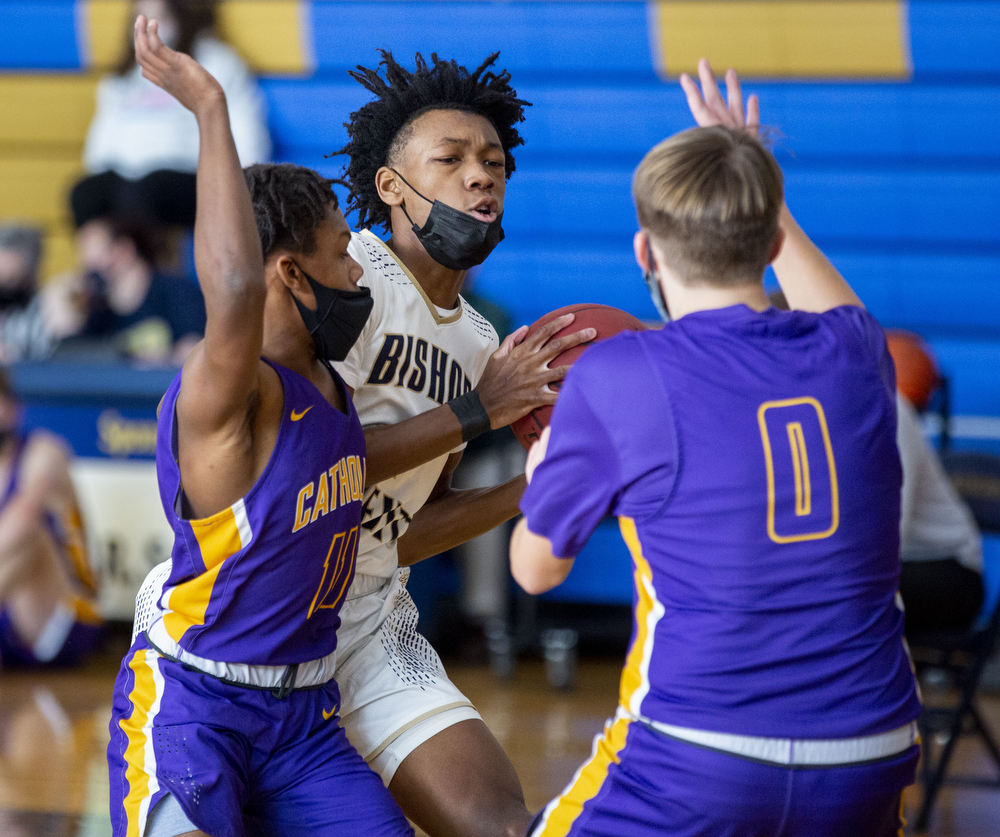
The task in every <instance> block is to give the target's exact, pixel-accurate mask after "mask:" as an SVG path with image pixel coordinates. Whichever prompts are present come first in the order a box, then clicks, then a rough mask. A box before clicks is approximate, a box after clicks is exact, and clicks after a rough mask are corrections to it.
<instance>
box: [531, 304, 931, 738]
mask: <svg viewBox="0 0 1000 837" xmlns="http://www.w3.org/2000/svg"><path fill="white" fill-rule="evenodd" d="M895 426H896V415H895V376H894V371H893V368H892V363H891V360H890V359H889V355H888V352H887V349H886V346H885V340H884V337H883V335H882V331H881V328H880V327H879V325H878V323H876V322H875V320H874V319H873V318H872V317H871V315H869V314H868V313H867V312H866V311H864V310H863V309H860V308H855V307H850V306H845V307H843V308H837V309H834V310H832V311H828V312H826V313H824V314H810V313H805V312H778V311H776V310H775V309H770V310H769V311H765V312H763V313H758V312H754V311H751V310H750V309H749V308H747V307H745V306H734V307H732V308H725V309H721V310H718V311H701V312H697V313H694V314H689V315H687V316H685V317H683V318H681V319H679V320H677V321H676V322H672V323H669V324H668V325H667V326H666V327H665V328H664V329H663V330H662V331H650V332H644V333H641V334H632V333H629V334H625V335H619V336H616V337H614V338H612V339H610V340H608V341H605V342H604V343H601V344H599V345H597V346H594V347H593V348H591V349H588V350H587V352H586V354H585V355H584V356H583V357H582V358H581V359H580V361H578V362H577V363H576V364H575V365H574V366H573V368H572V370H571V371H570V373H569V375H568V376H567V378H566V380H565V382H564V384H563V388H562V390H561V391H560V395H559V401H558V402H557V404H556V407H555V411H554V414H553V418H552V423H551V427H552V431H551V437H550V440H549V446H548V451H547V454H546V457H545V460H544V461H543V462H542V463H541V464H540V465H539V466H538V467H537V469H536V470H535V473H534V477H533V479H532V482H531V484H530V485H529V486H528V489H527V491H526V492H525V495H524V498H523V500H522V503H521V508H522V510H523V511H524V513H525V517H526V519H527V524H528V527H529V529H530V530H531V531H532V532H535V533H536V534H539V535H544V536H545V537H547V538H549V539H550V540H551V542H552V545H553V549H554V552H555V554H556V555H561V556H564V557H570V556H574V555H576V554H577V553H578V552H579V551H580V549H581V548H582V546H583V544H584V543H585V542H586V540H587V538H588V537H589V536H590V534H591V533H592V532H593V530H594V528H595V527H596V526H597V525H598V523H599V522H600V520H601V519H602V518H603V517H605V516H606V515H614V516H616V517H618V519H619V523H620V527H621V531H622V535H623V537H624V539H625V542H626V544H627V545H628V547H629V550H630V551H631V553H632V557H633V562H634V567H635V572H634V579H635V588H636V593H635V623H634V633H633V637H632V643H631V647H630V650H629V653H628V657H627V659H626V664H625V668H624V671H623V673H622V681H621V695H620V701H621V704H622V706H623V707H624V708H625V710H626V711H628V712H629V713H631V714H632V715H634V716H636V717H640V718H641V717H646V718H650V719H652V720H656V721H661V722H663V723H668V724H675V725H677V726H683V727H689V728H693V729H702V730H710V731H715V732H722V733H733V734H742V735H756V736H768V737H778V738H841V737H854V736H861V735H869V734H875V733H880V732H885V731H888V730H892V729H896V728H897V727H900V726H902V725H904V724H906V723H908V722H910V721H912V720H913V719H915V718H916V717H917V715H918V714H919V711H920V707H919V701H918V700H917V696H916V692H915V688H914V681H913V675H912V672H911V670H910V663H909V658H908V655H907V652H906V650H905V646H904V642H903V614H902V612H901V610H900V608H899V607H897V604H896V591H897V589H898V579H899V508H900V506H899V496H900V483H901V470H900V464H899V454H898V452H897V450H896V441H895Z"/></svg>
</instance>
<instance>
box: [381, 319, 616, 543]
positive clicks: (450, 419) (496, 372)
mask: <svg viewBox="0 0 1000 837" xmlns="http://www.w3.org/2000/svg"><path fill="white" fill-rule="evenodd" d="M573 318H574V316H573V314H566V315H564V316H562V317H559V318H558V319H555V320H553V321H552V322H551V323H547V324H546V325H545V326H543V327H542V328H540V329H538V331H537V332H535V333H534V334H533V335H531V337H528V338H525V336H524V335H525V333H526V331H527V328H520V329H518V330H517V331H515V332H514V333H513V334H511V335H510V336H508V337H507V339H506V340H504V341H503V344H502V345H501V346H500V348H499V349H497V350H496V351H495V352H494V353H493V355H492V356H491V357H490V360H489V362H488V363H487V365H486V370H485V371H484V372H483V377H482V379H481V380H480V381H479V384H478V385H477V386H476V388H475V391H476V393H477V394H478V395H479V399H480V402H481V403H482V405H483V409H484V410H485V411H486V414H487V415H488V416H489V418H490V427H492V428H493V429H494V430H495V429H497V428H499V427H506V426H507V425H508V424H510V423H511V422H514V421H517V419H519V418H521V416H524V415H527V414H528V413H529V412H530V411H531V410H533V409H534V408H535V407H540V406H542V405H545V404H555V401H556V392H555V390H553V389H552V388H551V387H550V385H551V384H554V383H556V382H558V381H561V380H562V379H563V378H564V377H566V372H567V371H568V370H569V367H568V366H556V367H553V368H551V369H550V368H549V363H550V362H551V361H552V360H553V359H554V358H557V357H558V356H559V355H561V354H562V353H563V352H565V351H566V350H567V349H571V348H573V347H574V346H579V345H580V344H581V343H586V342H588V341H590V340H593V339H594V338H595V337H596V336H597V332H596V331H595V330H594V329H592V328H585V329H581V330H580V331H575V332H573V333H572V334H568V335H565V336H564V337H555V335H556V334H558V333H559V332H560V331H562V330H563V329H564V328H567V327H569V326H570V325H572V323H573ZM460 444H462V425H461V424H460V423H459V420H458V418H457V416H456V415H455V413H454V412H453V411H452V409H451V408H450V407H449V406H448V405H447V404H445V405H444V406H442V407H435V408H434V409H433V410H428V411H427V412H425V413H421V414H420V415H417V416H413V417H412V418H409V419H406V420H405V421H402V422H399V423H398V424H393V425H382V426H378V427H369V428H366V430H365V445H366V446H367V450H368V453H367V468H368V470H367V483H368V485H377V484H378V483H380V482H381V481H382V480H385V479H389V478H391V477H394V476H396V475H398V474H402V473H405V472H406V471H409V470H411V469H413V468H416V467H417V466H419V465H423V464H424V463H425V462H430V461H431V460H433V459H437V457H439V456H442V455H444V454H446V453H448V452H449V451H452V450H454V449H455V448H457V447H458V446H459V445H460ZM522 489H523V486H522ZM489 490H490V491H492V490H493V489H489ZM456 493H458V492H456ZM460 493H461V494H462V495H463V501H465V500H469V499H470V497H469V496H467V495H468V494H469V492H460ZM520 496H521V495H520V493H518V495H517V499H515V500H514V511H512V512H511V513H510V514H509V515H508V516H507V517H504V518H502V519H498V520H497V522H496V523H494V524H493V525H492V526H489V527H487V529H483V530H482V531H487V530H488V529H491V528H493V526H496V525H499V524H500V523H502V522H503V521H504V520H509V519H510V518H511V517H513V516H514V514H516V513H517V511H516V509H517V502H518V500H519V499H520ZM484 502H489V501H484ZM414 520H416V518H414ZM479 534H481V532H476V535H479ZM476 535H472V536H471V537H475V536H476ZM465 540H468V538H464V539H463V540H460V541H458V542H457V543H464V542H465ZM452 545H453V546H454V545H455V544H452ZM401 548H402V547H401ZM446 548H447V547H446ZM436 554H437V553H436V552H429V553H428V554H427V555H424V556H422V557H424V558H426V557H429V556H431V555H436Z"/></svg>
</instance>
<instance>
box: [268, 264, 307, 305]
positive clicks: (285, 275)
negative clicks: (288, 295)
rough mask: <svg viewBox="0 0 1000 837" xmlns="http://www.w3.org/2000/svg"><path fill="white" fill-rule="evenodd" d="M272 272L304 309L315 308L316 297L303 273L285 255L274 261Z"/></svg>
mask: <svg viewBox="0 0 1000 837" xmlns="http://www.w3.org/2000/svg"><path fill="white" fill-rule="evenodd" d="M274 270H275V272H276V273H277V274H278V278H279V279H280V280H281V283H282V284H283V285H284V286H285V287H286V288H288V290H290V291H291V292H292V293H293V294H295V296H296V298H297V299H298V300H299V301H300V302H301V303H302V304H303V305H305V306H306V308H310V309H315V308H316V295H315V294H314V293H313V289H312V288H311V287H310V285H309V282H308V281H307V280H306V275H305V273H303V272H302V268H301V267H299V265H298V262H296V261H295V259H293V258H292V257H291V256H289V255H288V254H287V253H282V254H281V255H280V256H277V257H276V258H275V260H274Z"/></svg>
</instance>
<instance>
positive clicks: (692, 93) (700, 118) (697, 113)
mask: <svg viewBox="0 0 1000 837" xmlns="http://www.w3.org/2000/svg"><path fill="white" fill-rule="evenodd" d="M681 89H682V90H683V91H684V95H685V96H687V103H688V108H689V109H690V111H691V115H692V116H693V117H694V121H695V122H697V123H698V124H699V125H701V126H702V127H703V128H704V127H705V126H706V125H714V124H715V120H714V119H713V118H712V112H711V111H710V110H709V109H708V108H707V107H706V106H705V100H704V99H702V98H701V91H700V90H699V89H698V85H697V84H696V83H695V80H694V79H693V78H691V76H689V75H688V74H687V73H682V74H681Z"/></svg>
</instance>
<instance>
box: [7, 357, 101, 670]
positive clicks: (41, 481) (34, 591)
mask: <svg viewBox="0 0 1000 837" xmlns="http://www.w3.org/2000/svg"><path fill="white" fill-rule="evenodd" d="M20 412H21V408H20V405H19V404H18V402H17V398H16V396H15V394H14V391H13V389H12V388H11V384H10V380H9V378H8V377H7V374H6V373H5V372H2V371H0V486H2V488H0V492H2V493H0V662H2V664H3V665H4V666H10V665H28V666H38V665H73V664H76V663H79V662H81V661H82V660H83V659H84V658H85V657H86V656H87V655H88V654H89V653H90V652H91V651H92V650H93V649H94V647H95V646H96V644H97V641H98V639H99V637H100V630H101V619H100V617H99V616H98V614H97V610H96V596H97V579H96V577H95V576H94V573H93V571H92V570H91V568H90V564H89V561H88V557H87V548H86V539H85V537H84V531H83V521H82V518H81V516H80V509H79V505H78V503H77V500H76V493H75V491H74V490H73V483H72V481H71V480H70V474H69V457H70V453H69V451H68V450H67V447H66V444H65V443H64V442H63V441H62V440H61V439H59V438H58V437H56V436H53V435H51V434H49V433H47V432H44V431H41V430H39V431H35V432H34V433H31V434H30V435H28V436H27V437H24V436H21V435H20V432H19V425H20Z"/></svg>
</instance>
